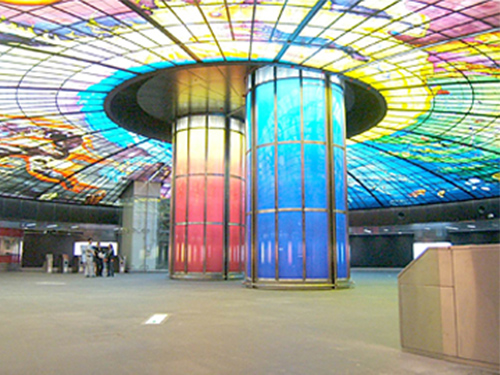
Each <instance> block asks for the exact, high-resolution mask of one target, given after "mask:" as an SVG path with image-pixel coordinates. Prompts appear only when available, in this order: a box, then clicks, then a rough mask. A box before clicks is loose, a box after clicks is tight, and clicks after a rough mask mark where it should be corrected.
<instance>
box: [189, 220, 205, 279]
mask: <svg viewBox="0 0 500 375" xmlns="http://www.w3.org/2000/svg"><path fill="white" fill-rule="evenodd" d="M203 232H204V231H203V225H199V224H196V225H189V226H188V238H187V250H188V251H187V253H188V254H187V256H188V272H203V256H204V254H203V249H204V242H205V241H204V238H203Z"/></svg>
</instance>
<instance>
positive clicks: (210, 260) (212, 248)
mask: <svg viewBox="0 0 500 375" xmlns="http://www.w3.org/2000/svg"><path fill="white" fill-rule="evenodd" d="M222 249H223V230H222V225H207V272H222V271H223V270H222V263H223V258H222V257H223V255H222Z"/></svg>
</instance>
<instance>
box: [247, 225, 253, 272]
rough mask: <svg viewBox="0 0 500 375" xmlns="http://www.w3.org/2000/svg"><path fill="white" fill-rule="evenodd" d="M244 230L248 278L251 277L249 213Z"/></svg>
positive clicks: (250, 227)
mask: <svg viewBox="0 0 500 375" xmlns="http://www.w3.org/2000/svg"><path fill="white" fill-rule="evenodd" d="M246 231H247V243H246V249H247V259H246V262H247V277H248V278H250V277H252V216H251V215H247V226H246Z"/></svg>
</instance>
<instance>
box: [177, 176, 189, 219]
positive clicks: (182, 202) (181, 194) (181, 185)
mask: <svg viewBox="0 0 500 375" xmlns="http://www.w3.org/2000/svg"><path fill="white" fill-rule="evenodd" d="M186 184H187V178H186V177H181V178H176V179H175V222H176V223H183V222H185V221H186V205H187V202H186Z"/></svg>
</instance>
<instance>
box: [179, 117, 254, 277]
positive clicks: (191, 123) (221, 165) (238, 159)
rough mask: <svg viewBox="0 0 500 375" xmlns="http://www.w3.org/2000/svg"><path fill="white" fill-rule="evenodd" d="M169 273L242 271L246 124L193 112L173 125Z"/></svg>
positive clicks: (227, 273) (221, 274)
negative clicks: (193, 113)
mask: <svg viewBox="0 0 500 375" xmlns="http://www.w3.org/2000/svg"><path fill="white" fill-rule="evenodd" d="M173 129H174V174H173V194H172V202H173V205H172V232H171V246H170V249H171V250H170V276H171V277H172V278H195V279H228V278H236V277H243V274H244V250H243V248H244V238H245V237H244V233H245V232H244V231H245V219H244V205H243V197H244V191H245V179H244V171H243V149H244V142H245V136H244V124H243V123H242V122H240V121H238V120H236V119H232V118H228V117H225V116H217V115H194V116H188V117H184V118H180V119H178V120H177V121H176V123H175V124H174V128H173Z"/></svg>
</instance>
